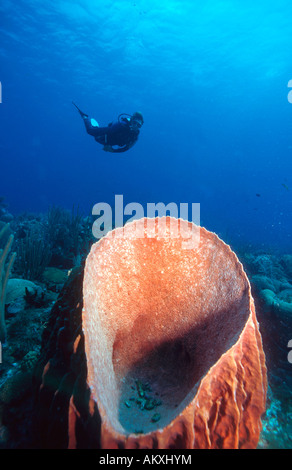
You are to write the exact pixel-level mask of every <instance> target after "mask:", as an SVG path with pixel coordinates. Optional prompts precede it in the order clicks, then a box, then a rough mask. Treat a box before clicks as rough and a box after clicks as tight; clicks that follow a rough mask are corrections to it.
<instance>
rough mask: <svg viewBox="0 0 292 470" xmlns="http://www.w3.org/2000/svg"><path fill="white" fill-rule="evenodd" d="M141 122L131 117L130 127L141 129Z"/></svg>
mask: <svg viewBox="0 0 292 470" xmlns="http://www.w3.org/2000/svg"><path fill="white" fill-rule="evenodd" d="M142 125H143V122H142V121H140V120H139V119H131V123H130V127H131V129H135V130H136V129H141V127H142Z"/></svg>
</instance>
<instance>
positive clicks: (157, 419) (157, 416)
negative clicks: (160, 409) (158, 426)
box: [151, 413, 161, 423]
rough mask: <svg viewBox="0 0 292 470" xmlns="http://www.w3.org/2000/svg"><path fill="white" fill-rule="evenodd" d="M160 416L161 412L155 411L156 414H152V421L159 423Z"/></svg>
mask: <svg viewBox="0 0 292 470" xmlns="http://www.w3.org/2000/svg"><path fill="white" fill-rule="evenodd" d="M160 418H161V416H160V413H155V414H154V415H153V416H152V418H151V421H152V423H157V421H159V420H160Z"/></svg>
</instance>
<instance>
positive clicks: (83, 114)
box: [72, 101, 88, 119]
mask: <svg viewBox="0 0 292 470" xmlns="http://www.w3.org/2000/svg"><path fill="white" fill-rule="evenodd" d="M72 104H74V106H75V108H77V110H78V111H79V113H80V116H81V117H82V118H83V119H86V118H88V114H85V113H83V112H82V111H81V109H79V108H78V106H77V105H76V104H75V103H74V101H72Z"/></svg>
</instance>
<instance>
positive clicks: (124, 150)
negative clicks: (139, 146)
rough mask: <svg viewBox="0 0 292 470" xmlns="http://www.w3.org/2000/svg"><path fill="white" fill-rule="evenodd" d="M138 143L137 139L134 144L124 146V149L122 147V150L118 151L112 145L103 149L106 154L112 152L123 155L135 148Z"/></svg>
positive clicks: (118, 149)
mask: <svg viewBox="0 0 292 470" xmlns="http://www.w3.org/2000/svg"><path fill="white" fill-rule="evenodd" d="M136 142H137V139H135V140H133V142H131V143H130V144H127V145H124V147H120V148H117V149H114V148H113V147H112V146H111V145H105V146H104V147H103V150H105V151H106V152H111V153H122V152H126V151H127V150H129V149H130V148H131V147H133V145H134V144H135V143H136Z"/></svg>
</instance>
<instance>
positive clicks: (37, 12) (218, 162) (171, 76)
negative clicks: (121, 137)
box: [0, 0, 292, 252]
mask: <svg viewBox="0 0 292 470" xmlns="http://www.w3.org/2000/svg"><path fill="white" fill-rule="evenodd" d="M291 17H292V4H291V2H289V1H284V0H278V1H277V2H275V1H271V0H265V1H262V0H258V1H257V2H254V0H253V1H251V0H246V1H245V2H242V1H239V0H233V1H231V0H229V1H228V0H221V1H220V0H205V1H204V2H199V1H195V0H180V1H179V0H160V1H159V2H157V1H154V0H119V1H109V0H104V1H98V0H96V1H94V0H80V1H70V2H69V1H60V0H55V1H54V2H51V1H48V0H43V1H39V0H18V1H17V2H14V1H12V0H1V3H0V81H1V85H2V103H1V104H0V129H1V130H0V132H1V134H0V135H1V138H0V152H1V153H0V155H1V170H0V171H1V172H0V196H2V195H3V196H5V197H6V200H7V202H8V203H9V210H10V212H11V213H12V214H18V213H20V212H22V211H32V212H39V211H42V212H46V211H47V209H48V207H49V206H51V205H52V204H55V205H58V206H63V207H66V208H68V209H71V208H72V206H73V205H75V206H77V205H78V206H79V207H80V208H81V209H82V210H83V211H84V212H85V213H86V214H88V213H90V212H91V210H92V207H93V205H94V204H95V203H97V202H107V203H109V204H113V203H114V195H123V196H124V203H125V204H126V203H128V202H139V203H141V204H143V206H144V207H145V210H146V204H147V202H156V203H157V202H164V203H165V204H167V203H169V202H176V203H180V202H188V203H189V204H191V203H193V202H199V203H200V204H201V224H202V225H204V226H205V227H207V228H208V229H209V230H212V231H215V232H217V233H218V234H219V235H220V236H221V237H222V238H223V239H224V240H226V241H228V242H231V243H232V244H233V245H240V244H242V245H244V244H250V245H257V246H259V247H261V248H264V249H265V248H267V247H273V248H274V249H276V250H279V251H283V252H287V251H289V250H290V251H291V232H292V230H291V228H292V223H291V207H292V204H291V195H292V176H291V175H292V171H291V170H292V158H291V155H292V104H291V103H289V101H288V92H289V88H288V86H287V85H288V82H289V80H290V79H292V55H291V47H292V34H291V32H292V26H291ZM72 100H74V101H75V102H76V103H77V104H78V105H79V106H80V108H81V109H82V110H83V111H84V112H86V113H88V114H89V115H90V116H92V117H94V118H95V119H96V120H97V121H98V122H99V123H100V124H101V125H107V124H108V123H109V122H110V121H112V120H114V119H115V118H116V117H117V116H118V114H120V113H122V112H125V113H133V112H134V111H135V110H140V111H141V112H142V113H143V115H144V120H145V124H144V126H143V128H142V130H141V133H140V136H139V141H138V142H137V144H136V145H135V146H134V147H133V148H132V149H130V150H129V151H128V152H126V153H124V154H120V155H119V154H117V155H114V154H110V153H106V152H104V151H103V150H102V148H101V146H100V145H99V144H97V143H96V142H95V141H94V139H93V138H92V137H90V136H89V135H87V134H86V131H85V129H84V125H83V123H82V121H81V119H80V116H79V115H78V113H77V112H76V109H75V108H74V107H73V106H72V103H71V101H72ZM145 215H146V214H145Z"/></svg>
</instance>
